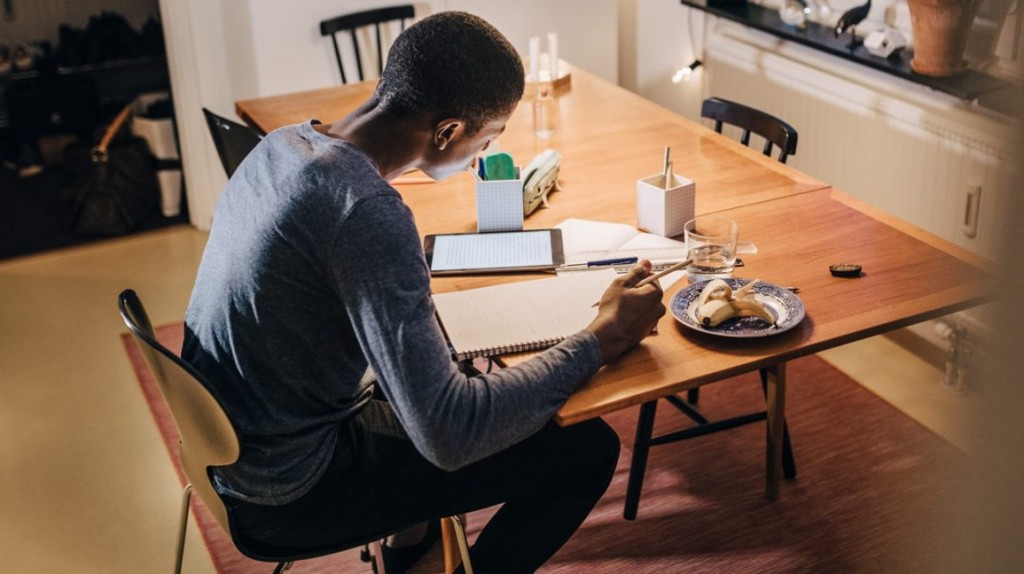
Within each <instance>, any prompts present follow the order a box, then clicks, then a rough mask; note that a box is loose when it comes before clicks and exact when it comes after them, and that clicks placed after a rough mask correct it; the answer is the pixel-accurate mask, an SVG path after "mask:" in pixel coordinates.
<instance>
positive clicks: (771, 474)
mask: <svg viewBox="0 0 1024 574" xmlns="http://www.w3.org/2000/svg"><path fill="white" fill-rule="evenodd" d="M767 371H768V389H767V397H766V400H767V402H768V405H767V412H768V425H767V426H768V453H767V456H766V461H765V464H766V468H765V497H766V498H768V500H775V499H777V498H778V497H779V482H780V478H781V476H782V440H783V429H784V428H785V425H786V363H779V364H777V365H772V366H770V367H768V369H767Z"/></svg>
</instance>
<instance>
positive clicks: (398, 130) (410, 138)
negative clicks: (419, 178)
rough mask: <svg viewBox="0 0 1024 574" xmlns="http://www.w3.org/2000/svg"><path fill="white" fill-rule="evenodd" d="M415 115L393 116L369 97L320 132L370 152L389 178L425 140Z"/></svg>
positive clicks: (410, 163)
mask: <svg viewBox="0 0 1024 574" xmlns="http://www.w3.org/2000/svg"><path fill="white" fill-rule="evenodd" d="M420 124H421V122H419V121H417V118H416V117H415V116H414V117H410V118H395V117H394V116H391V115H389V114H386V113H384V112H383V110H382V109H381V106H380V105H379V102H378V101H377V100H375V99H370V100H368V101H367V102H365V103H364V104H363V105H361V106H360V107H359V108H357V109H356V110H355V111H353V112H352V113H350V114H349V115H347V116H345V117H344V118H342V119H340V120H338V121H337V122H335V123H333V124H330V125H329V126H324V129H322V130H321V131H323V133H326V134H327V135H329V136H331V137H335V138H339V139H343V140H345V141H347V142H349V143H351V144H353V145H355V146H357V147H358V148H359V149H361V150H363V151H364V152H365V153H366V155H368V156H370V159H371V160H373V162H374V164H376V166H377V169H378V170H379V171H380V175H381V177H383V178H384V179H385V180H387V181H391V180H393V179H395V178H396V177H398V176H400V175H402V174H403V173H405V172H407V171H409V170H410V169H412V168H414V167H416V165H415V163H416V161H417V159H418V158H419V157H420V156H421V151H422V149H421V148H422V146H424V145H427V144H428V142H429V137H430V133H429V132H428V131H424V130H423V129H422V126H421V125H420Z"/></svg>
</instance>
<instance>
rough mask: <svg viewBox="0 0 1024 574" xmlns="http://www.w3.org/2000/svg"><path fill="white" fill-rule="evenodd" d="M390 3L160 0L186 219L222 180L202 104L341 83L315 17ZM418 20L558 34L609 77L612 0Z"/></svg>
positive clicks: (205, 206) (448, 1) (614, 38)
mask: <svg viewBox="0 0 1024 574" xmlns="http://www.w3.org/2000/svg"><path fill="white" fill-rule="evenodd" d="M394 3H395V2H394V0H357V1H348V2H339V1H337V0H302V1H299V2H281V1H280V0H219V1H212V2H211V1H210V0H163V1H162V2H161V14H162V17H163V21H164V32H165V36H166V38H167V48H168V59H169V61H170V66H171V82H172V87H173V88H172V89H173V92H174V96H175V108H176V111H177V113H178V129H179V139H180V141H181V147H182V160H183V164H184V170H185V177H186V182H187V191H188V200H189V206H190V210H191V214H192V223H193V224H194V225H196V226H198V227H200V228H203V229H205V228H208V227H209V225H210V221H211V220H212V216H213V205H214V204H215V203H216V198H217V197H218V196H219V194H220V190H221V189H222V188H223V185H224V177H223V174H222V173H221V172H220V166H219V164H218V163H217V159H216V153H215V151H214V149H213V145H212V143H211V142H210V141H209V134H207V133H206V127H205V125H204V124H203V123H202V121H201V111H200V109H201V108H202V107H207V108H210V109H211V110H213V111H214V112H217V113H219V114H222V115H227V116H231V115H232V114H233V110H234V102H235V101H237V100H242V99H249V98H256V97H262V96H270V95H275V94H282V93H288V92H296V91H302V90H310V89H316V88H323V87H327V86H333V85H337V84H339V83H340V77H339V74H338V71H337V64H336V63H335V61H334V53H333V48H332V47H331V43H330V41H329V40H328V39H327V38H324V37H321V36H320V30H319V22H320V21H321V20H323V19H326V18H329V17H331V16H336V15H339V14H343V13H347V12H353V11H358V10H362V9H367V8H372V7H376V6H381V5H389V4H394ZM415 4H416V7H417V16H422V15H426V14H430V13H433V12H436V11H440V10H446V9H452V10H465V11H467V12H472V13H475V14H478V15H480V16H481V17H483V18H485V19H486V20H488V21H489V22H491V23H492V24H494V25H495V27H497V28H498V29H499V30H501V31H502V32H503V33H504V34H505V35H506V36H508V37H509V39H510V40H511V41H512V43H513V44H514V45H515V46H516V47H517V48H518V49H519V50H520V51H521V52H523V53H526V52H527V43H528V40H529V38H530V37H531V36H534V35H545V34H546V33H547V32H549V31H555V32H558V34H559V52H560V55H561V58H562V59H564V60H567V61H570V62H572V63H573V64H574V65H577V66H579V67H581V68H583V69H586V70H588V71H590V72H593V73H595V74H597V75H599V76H601V77H603V78H605V79H607V80H609V81H612V82H615V81H617V79H618V32H617V30H618V19H617V11H618V0H559V1H557V2H552V1H550V0H519V1H518V2H515V3H508V2H504V1H500V0H430V1H426V2H417V3H415Z"/></svg>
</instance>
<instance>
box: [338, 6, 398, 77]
mask: <svg viewBox="0 0 1024 574" xmlns="http://www.w3.org/2000/svg"><path fill="white" fill-rule="evenodd" d="M415 15H416V9H415V7H414V6H413V5H412V4H404V5H401V6H388V7H385V8H376V9H373V10H366V11H363V12H354V13H351V14H344V15H342V16H337V17H335V18H330V19H328V20H323V21H322V22H320V35H321V36H330V37H331V42H332V43H333V44H334V57H335V58H336V59H337V61H338V71H339V72H341V83H343V84H346V83H348V80H347V76H346V75H345V65H344V64H343V63H342V57H341V50H340V49H339V47H338V34H339V33H342V32H347V33H348V35H349V37H350V38H351V39H352V50H353V55H354V56H355V62H356V71H357V74H356V76H355V81H360V82H361V81H363V80H365V79H366V77H365V76H364V75H363V58H362V54H361V52H360V50H359V34H358V31H359V30H362V29H364V28H369V27H371V26H372V27H373V28H374V32H375V34H374V38H375V40H376V46H377V75H378V76H379V75H380V74H381V73H382V72H383V71H384V61H385V59H386V56H387V50H385V49H384V44H383V42H382V41H381V25H382V24H387V23H389V22H395V21H397V22H398V23H399V25H400V27H401V30H402V31H404V30H405V23H406V20H411V19H412V18H413V17H414V16H415ZM396 36H397V34H396ZM391 40H392V41H394V37H392V38H391Z"/></svg>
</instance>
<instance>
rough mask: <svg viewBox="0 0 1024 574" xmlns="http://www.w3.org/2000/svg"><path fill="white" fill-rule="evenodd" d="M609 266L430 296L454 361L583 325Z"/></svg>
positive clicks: (520, 347)
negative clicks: (454, 355) (453, 355)
mask: <svg viewBox="0 0 1024 574" xmlns="http://www.w3.org/2000/svg"><path fill="white" fill-rule="evenodd" d="M615 276H616V273H615V271H614V270H613V269H603V270H600V271H593V272H590V273H576V274H573V275H564V276H558V277H552V278H550V279H538V280H533V281H521V282H518V283H504V284H501V285H495V286H493V287H483V288H480V289H469V290H466V291H455V292H451V293H438V294H435V295H434V305H435V306H436V308H437V315H438V318H439V319H440V321H441V325H442V326H443V327H444V330H445V332H446V333H447V335H448V340H449V341H450V342H451V344H452V347H453V348H454V349H455V352H456V356H457V357H458V358H459V360H462V359H468V358H473V357H483V356H490V355H500V354H505V353H514V352H520V351H530V350H537V349H544V348H547V347H550V346H552V345H556V344H558V342H559V341H561V340H562V339H565V338H567V337H570V336H572V335H574V334H575V333H577V332H579V331H580V330H582V329H584V328H585V327H586V326H587V325H589V324H590V322H591V321H593V319H594V317H596V316H597V307H593V306H592V305H593V303H594V302H595V301H598V300H600V298H601V295H602V294H603V293H604V291H605V289H607V288H608V285H610V284H611V282H612V280H614V279H615Z"/></svg>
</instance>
